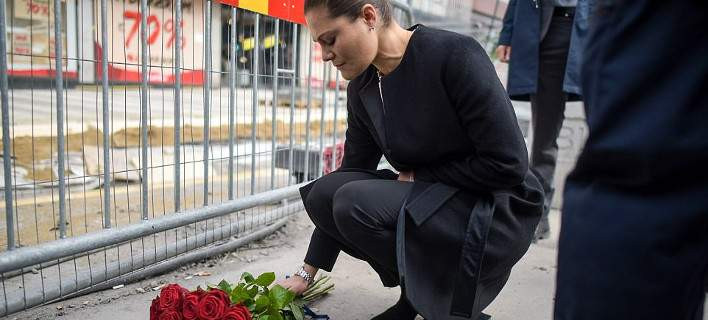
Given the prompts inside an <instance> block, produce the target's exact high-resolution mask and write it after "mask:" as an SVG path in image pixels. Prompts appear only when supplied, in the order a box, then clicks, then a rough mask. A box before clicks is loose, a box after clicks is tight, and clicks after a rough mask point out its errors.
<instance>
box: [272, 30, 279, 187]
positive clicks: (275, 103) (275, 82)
mask: <svg viewBox="0 0 708 320" xmlns="http://www.w3.org/2000/svg"><path fill="white" fill-rule="evenodd" d="M273 57H274V59H275V63H273V75H274V76H275V78H274V79H273V106H272V116H271V118H272V119H271V122H272V125H271V141H270V150H271V159H270V188H271V189H273V188H275V152H276V150H275V135H276V134H277V130H276V129H277V128H276V127H277V123H278V122H277V121H276V117H277V111H278V79H279V78H278V63H279V58H280V19H275V53H274V55H273Z"/></svg>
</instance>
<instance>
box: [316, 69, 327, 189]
mask: <svg viewBox="0 0 708 320" xmlns="http://www.w3.org/2000/svg"><path fill="white" fill-rule="evenodd" d="M328 71H329V64H327V63H326V62H325V63H324V64H323V66H322V105H321V106H320V114H321V115H320V163H319V166H318V168H319V172H318V173H317V175H318V176H321V175H322V174H324V151H325V144H324V132H325V125H326V122H325V111H326V110H327V81H328V80H329V79H328V76H329V72H328Z"/></svg>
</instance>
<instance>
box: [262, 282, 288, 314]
mask: <svg viewBox="0 0 708 320" xmlns="http://www.w3.org/2000/svg"><path fill="white" fill-rule="evenodd" d="M268 297H269V298H270V300H271V304H272V305H273V306H274V307H275V308H276V309H278V310H280V309H282V308H283V307H285V306H286V305H288V304H289V303H290V302H292V301H293V299H295V293H294V292H292V291H290V290H288V289H285V288H283V287H281V286H280V285H277V284H276V285H275V286H273V287H272V288H271V289H270V292H269V293H268Z"/></svg>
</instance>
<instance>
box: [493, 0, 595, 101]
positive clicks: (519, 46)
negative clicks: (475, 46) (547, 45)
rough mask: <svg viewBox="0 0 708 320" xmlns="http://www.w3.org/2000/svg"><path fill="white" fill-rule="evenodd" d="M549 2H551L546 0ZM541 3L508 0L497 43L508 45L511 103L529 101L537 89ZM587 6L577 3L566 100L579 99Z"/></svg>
mask: <svg viewBox="0 0 708 320" xmlns="http://www.w3.org/2000/svg"><path fill="white" fill-rule="evenodd" d="M545 2H550V1H545ZM543 3H544V1H543V0H510V1H509V5H508V7H507V9H506V15H505V16H504V27H503V28H502V31H501V33H500V34H499V44H500V45H506V46H511V59H510V61H509V83H508V85H507V90H508V91H509V96H510V97H511V98H512V99H514V100H526V101H528V100H529V95H531V94H535V93H536V91H537V90H538V87H537V86H538V63H539V47H540V43H541V29H542V28H541V15H542V13H541V10H542V8H541V7H542V5H543ZM587 6H588V3H587V2H586V1H578V7H577V8H576V10H575V17H574V21H573V32H572V35H571V38H570V49H569V51H568V61H567V63H566V68H565V78H564V80H563V91H564V92H566V93H568V101H579V100H580V98H581V92H582V91H581V85H580V63H581V62H582V55H581V53H582V49H583V41H582V39H584V38H585V35H586V34H587V25H588V12H589V10H588V8H587Z"/></svg>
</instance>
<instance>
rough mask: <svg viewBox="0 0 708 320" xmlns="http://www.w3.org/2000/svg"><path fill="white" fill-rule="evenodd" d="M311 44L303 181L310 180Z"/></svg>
mask: <svg viewBox="0 0 708 320" xmlns="http://www.w3.org/2000/svg"><path fill="white" fill-rule="evenodd" d="M307 43H308V44H309V54H308V55H309V58H308V60H307V117H306V119H305V173H304V175H305V176H304V178H303V181H307V180H310V179H309V174H310V117H311V110H312V42H310V41H308V42H307Z"/></svg>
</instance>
